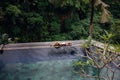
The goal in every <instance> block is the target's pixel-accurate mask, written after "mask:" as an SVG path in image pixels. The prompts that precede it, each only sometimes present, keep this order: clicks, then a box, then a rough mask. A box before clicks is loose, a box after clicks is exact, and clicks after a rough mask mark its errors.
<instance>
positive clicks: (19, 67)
mask: <svg viewBox="0 0 120 80" xmlns="http://www.w3.org/2000/svg"><path fill="white" fill-rule="evenodd" d="M73 61H74V60H51V61H40V62H36V63H14V64H12V63H11V64H6V65H4V67H3V68H2V69H1V70H0V80H94V79H90V78H88V79H87V78H81V77H80V76H79V75H77V74H75V73H74V69H73Z"/></svg>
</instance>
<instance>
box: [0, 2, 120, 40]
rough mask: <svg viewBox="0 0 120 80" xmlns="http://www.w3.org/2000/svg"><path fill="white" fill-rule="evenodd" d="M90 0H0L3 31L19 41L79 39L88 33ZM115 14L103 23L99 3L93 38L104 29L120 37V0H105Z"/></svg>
mask: <svg viewBox="0 0 120 80" xmlns="http://www.w3.org/2000/svg"><path fill="white" fill-rule="evenodd" d="M90 1H91V0H1V1H0V34H1V35H2V34H3V33H7V34H9V36H10V37H11V38H14V39H13V40H15V41H16V39H17V41H16V42H36V41H53V40H77V39H84V38H87V37H88V36H89V25H90V11H91V8H90V7H91V5H90ZM105 3H107V4H108V5H110V8H109V11H110V12H111V14H112V16H111V18H110V20H109V22H107V23H100V20H99V18H100V15H101V9H100V8H99V7H98V8H97V7H96V9H95V15H94V31H93V34H94V36H93V38H95V39H98V38H99V35H101V34H103V32H104V30H107V31H109V32H113V33H115V37H114V38H113V40H117V41H118V42H119V41H120V37H119V34H118V33H119V29H120V21H119V18H120V14H119V13H120V10H119V9H120V2H119V0H114V1H111V0H105Z"/></svg>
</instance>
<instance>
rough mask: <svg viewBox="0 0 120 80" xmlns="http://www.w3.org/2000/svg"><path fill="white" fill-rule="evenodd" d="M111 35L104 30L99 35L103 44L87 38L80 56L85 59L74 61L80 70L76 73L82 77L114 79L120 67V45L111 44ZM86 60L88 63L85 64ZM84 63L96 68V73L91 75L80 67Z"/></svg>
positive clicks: (101, 79) (104, 79)
mask: <svg viewBox="0 0 120 80" xmlns="http://www.w3.org/2000/svg"><path fill="white" fill-rule="evenodd" d="M112 37H113V36H112V34H111V33H110V34H109V33H108V32H106V31H105V34H104V35H103V36H101V38H102V39H103V40H104V41H105V43H104V44H102V43H99V42H96V43H94V42H92V40H91V38H90V37H89V38H88V40H87V42H85V43H84V45H83V46H82V47H83V50H84V53H85V55H83V56H82V57H83V59H85V60H86V61H84V62H81V61H78V62H76V63H77V65H76V66H77V67H78V65H79V66H80V70H81V71H82V72H81V71H79V70H78V74H80V75H81V76H84V77H90V78H97V79H98V80H116V79H115V74H117V71H119V67H120V63H119V61H120V45H119V44H116V45H114V46H113V45H112V46H111V45H110V42H109V41H110V40H111V38H112ZM98 46H99V47H98ZM88 62H89V64H87V63H88ZM85 64H87V65H88V66H89V65H90V66H91V67H92V68H94V69H95V70H97V74H95V75H91V74H89V73H88V71H86V70H85V69H84V68H83V69H82V67H81V66H84V65H85ZM87 65H86V66H87Z"/></svg>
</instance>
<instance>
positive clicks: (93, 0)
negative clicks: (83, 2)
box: [89, 0, 95, 37]
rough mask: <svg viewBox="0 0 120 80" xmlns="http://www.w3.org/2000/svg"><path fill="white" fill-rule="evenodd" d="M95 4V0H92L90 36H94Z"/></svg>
mask: <svg viewBox="0 0 120 80" xmlns="http://www.w3.org/2000/svg"><path fill="white" fill-rule="evenodd" d="M94 4H95V0H91V18H90V29H89V36H91V37H92V36H93V28H94V10H95V8H94Z"/></svg>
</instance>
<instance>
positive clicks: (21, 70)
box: [0, 42, 120, 80]
mask: <svg viewBox="0 0 120 80" xmlns="http://www.w3.org/2000/svg"><path fill="white" fill-rule="evenodd" d="M78 43H79V42H78ZM78 43H77V44H78ZM42 44H43V43H42ZM44 44H45V43H44ZM47 44H48V43H47ZM21 45H22V48H21ZM25 45H26V44H20V45H11V46H12V48H11V46H8V47H10V48H9V50H5V51H4V53H3V54H2V55H0V80H96V79H93V78H83V77H80V75H79V74H76V73H75V71H74V68H73V62H74V61H76V60H78V59H80V58H81V57H80V55H84V53H83V52H82V51H81V49H80V47H78V46H77V47H72V46H71V47H62V48H59V49H56V48H54V47H47V48H41V47H37V48H36V47H33V48H31V47H30V48H29V47H25ZM31 45H32V46H33V44H30V43H29V44H27V46H31ZM35 45H37V46H39V45H38V43H36V44H35ZM40 45H41V44H40ZM17 46H19V47H20V48H19V47H18V48H16V47H17ZM14 48H15V49H14ZM90 72H91V74H93V73H94V71H92V70H90ZM103 72H104V71H103ZM119 76H120V72H119V71H118V72H117V74H116V75H115V77H116V79H115V80H120V78H119Z"/></svg>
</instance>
